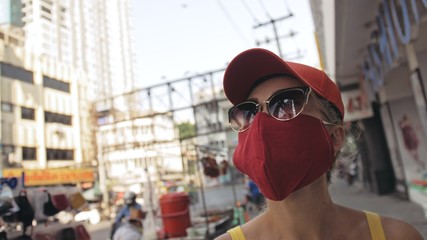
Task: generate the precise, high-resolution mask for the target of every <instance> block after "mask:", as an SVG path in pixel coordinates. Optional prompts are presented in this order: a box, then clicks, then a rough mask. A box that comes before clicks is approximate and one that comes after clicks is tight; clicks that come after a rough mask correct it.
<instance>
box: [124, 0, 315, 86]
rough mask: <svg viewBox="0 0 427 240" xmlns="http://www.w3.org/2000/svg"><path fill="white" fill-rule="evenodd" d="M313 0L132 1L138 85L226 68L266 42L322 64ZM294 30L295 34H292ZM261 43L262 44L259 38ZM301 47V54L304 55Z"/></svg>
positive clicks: (293, 58)
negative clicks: (319, 55) (278, 40)
mask: <svg viewBox="0 0 427 240" xmlns="http://www.w3.org/2000/svg"><path fill="white" fill-rule="evenodd" d="M308 1H309V0H227V1H226V0H203V1H201V0H156V1H153V0H132V4H133V9H132V15H133V17H132V19H133V20H132V21H133V28H134V34H135V35H134V40H135V46H134V50H135V55H136V75H137V86H138V87H149V86H153V85H157V84H161V83H165V82H169V81H173V80H177V79H182V78H185V77H190V76H192V75H195V74H202V73H206V72H209V71H211V70H218V69H222V68H225V67H226V65H227V63H228V62H230V61H231V59H232V58H233V57H234V56H236V55H237V54H238V53H240V52H242V51H244V50H246V49H249V48H253V47H262V48H266V49H269V50H271V51H273V52H275V53H278V48H277V44H276V42H275V41H270V43H265V40H266V39H267V38H270V39H271V40H273V39H274V30H273V26H272V24H268V25H266V26H263V27H258V28H254V26H256V25H258V24H260V23H266V22H269V21H270V19H277V18H281V17H284V16H287V15H289V14H290V13H292V14H293V17H290V18H287V19H285V20H282V21H277V22H276V27H277V32H278V35H279V36H283V37H282V38H281V40H280V45H281V49H282V53H283V54H284V55H285V57H284V58H285V59H287V60H290V61H295V62H301V63H305V64H307V65H311V66H314V67H319V59H318V55H317V49H316V43H315V40H314V26H313V20H312V17H311V10H310V5H309V2H308ZM291 31H294V32H296V35H295V36H294V37H286V35H289V33H290V32H291ZM257 41H258V42H261V44H260V45H259V46H257V44H256V42H257ZM298 52H299V54H298Z"/></svg>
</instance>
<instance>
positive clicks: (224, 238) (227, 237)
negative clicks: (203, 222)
mask: <svg viewBox="0 0 427 240" xmlns="http://www.w3.org/2000/svg"><path fill="white" fill-rule="evenodd" d="M215 240H232V239H231V236H230V234H228V233H224V234H222V235H221V236H219V237H217V238H215Z"/></svg>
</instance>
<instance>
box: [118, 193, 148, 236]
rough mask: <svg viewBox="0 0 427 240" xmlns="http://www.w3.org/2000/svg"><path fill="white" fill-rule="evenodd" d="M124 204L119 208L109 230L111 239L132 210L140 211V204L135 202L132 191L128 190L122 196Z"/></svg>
mask: <svg viewBox="0 0 427 240" xmlns="http://www.w3.org/2000/svg"><path fill="white" fill-rule="evenodd" d="M123 200H124V203H125V204H124V206H123V207H122V208H121V209H120V211H119V213H118V214H117V215H116V218H115V220H114V222H113V224H112V227H111V231H110V238H111V239H112V238H113V236H114V234H115V233H116V231H117V230H118V229H119V228H120V227H121V226H122V225H123V221H122V220H123V219H127V218H128V217H129V216H131V212H132V211H133V210H138V211H141V212H142V213H143V211H142V206H141V205H140V204H139V203H137V202H136V194H135V193H134V192H132V191H128V192H126V193H125V194H124V196H123Z"/></svg>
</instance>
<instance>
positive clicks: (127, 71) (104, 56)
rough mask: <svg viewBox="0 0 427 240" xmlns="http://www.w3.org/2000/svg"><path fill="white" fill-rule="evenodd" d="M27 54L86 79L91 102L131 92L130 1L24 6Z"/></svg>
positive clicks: (58, 0)
mask: <svg viewBox="0 0 427 240" xmlns="http://www.w3.org/2000/svg"><path fill="white" fill-rule="evenodd" d="M22 4H23V8H22V12H23V24H24V27H23V28H24V32H25V40H26V41H25V48H26V49H27V50H28V51H31V52H34V53H35V54H36V55H39V56H46V57H49V58H52V59H55V60H57V61H60V62H62V63H64V64H69V65H70V66H72V67H74V68H76V69H82V70H84V71H85V72H86V73H87V79H86V81H88V83H89V85H88V89H89V90H90V91H91V94H90V97H91V98H93V99H95V98H97V99H102V98H105V97H110V96H113V95H117V94H120V93H124V92H127V91H130V90H132V89H133V88H134V87H135V71H134V67H135V56H134V53H133V35H132V26H131V17H132V13H131V6H130V5H131V1H130V0H124V1H123V0H108V1H105V0H22Z"/></svg>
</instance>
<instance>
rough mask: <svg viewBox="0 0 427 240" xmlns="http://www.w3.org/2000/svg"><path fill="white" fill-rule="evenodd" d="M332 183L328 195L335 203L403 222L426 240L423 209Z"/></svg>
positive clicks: (389, 196)
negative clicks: (412, 227)
mask: <svg viewBox="0 0 427 240" xmlns="http://www.w3.org/2000/svg"><path fill="white" fill-rule="evenodd" d="M334 181H335V182H334V183H332V184H331V186H330V193H331V195H332V199H333V200H334V201H335V202H336V203H338V204H340V205H343V206H347V207H351V208H355V209H360V210H368V211H372V212H376V213H378V214H381V215H383V216H387V217H393V218H397V219H401V220H404V221H406V222H407V223H409V224H411V225H412V226H414V227H415V228H417V229H418V230H419V231H420V232H421V234H422V235H423V237H424V238H425V239H427V220H426V218H425V216H424V210H423V208H422V207H421V206H419V205H418V204H416V203H413V202H410V201H405V200H401V199H399V198H397V197H395V196H393V195H382V196H379V195H377V194H375V193H371V192H369V191H367V190H365V189H363V187H362V186H360V185H357V184H355V185H353V186H348V185H347V183H346V182H343V181H340V180H334Z"/></svg>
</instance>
